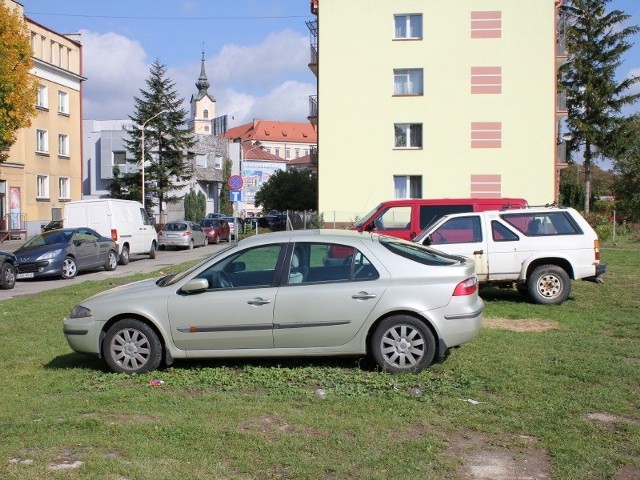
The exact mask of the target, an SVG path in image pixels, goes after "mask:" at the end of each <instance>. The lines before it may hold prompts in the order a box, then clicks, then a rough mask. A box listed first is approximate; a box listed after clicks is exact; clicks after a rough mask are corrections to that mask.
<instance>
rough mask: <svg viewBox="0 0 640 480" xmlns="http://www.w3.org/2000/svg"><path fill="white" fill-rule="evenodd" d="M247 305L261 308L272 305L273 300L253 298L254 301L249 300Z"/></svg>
mask: <svg viewBox="0 0 640 480" xmlns="http://www.w3.org/2000/svg"><path fill="white" fill-rule="evenodd" d="M247 303H248V304H249V305H258V306H260V305H266V304H268V303H271V300H265V299H264V298H259V297H258V298H253V299H251V300H249V301H248V302H247Z"/></svg>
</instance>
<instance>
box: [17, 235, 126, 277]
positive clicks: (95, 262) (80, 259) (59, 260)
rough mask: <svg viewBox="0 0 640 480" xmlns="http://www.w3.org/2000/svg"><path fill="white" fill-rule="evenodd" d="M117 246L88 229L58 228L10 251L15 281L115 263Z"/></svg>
mask: <svg viewBox="0 0 640 480" xmlns="http://www.w3.org/2000/svg"><path fill="white" fill-rule="evenodd" d="M117 251H118V247H117V245H116V243H115V242H114V241H113V240H112V239H110V238H106V237H103V236H102V235H100V234H99V233H98V232H96V231H95V230H92V229H91V228H86V227H81V228H62V229H59V230H51V231H49V232H44V233H41V234H40V235H36V236H35V237H33V238H31V239H29V240H28V241H27V242H26V243H25V244H24V245H22V246H21V247H20V248H18V249H17V250H16V251H15V252H14V254H15V256H16V258H17V259H18V265H17V274H16V278H17V279H18V280H23V279H28V278H39V277H49V276H58V277H62V278H65V279H68V278H73V277H75V276H76V275H77V274H78V272H80V271H82V270H92V269H97V268H104V269H105V270H115V269H116V267H117V266H118V254H117Z"/></svg>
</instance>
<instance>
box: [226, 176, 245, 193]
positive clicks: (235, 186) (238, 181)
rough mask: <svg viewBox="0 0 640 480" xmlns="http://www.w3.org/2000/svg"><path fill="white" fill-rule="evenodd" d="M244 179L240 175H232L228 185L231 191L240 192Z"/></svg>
mask: <svg viewBox="0 0 640 480" xmlns="http://www.w3.org/2000/svg"><path fill="white" fill-rule="evenodd" d="M243 183H244V182H243V181H242V177H241V176H240V175H231V176H230V177H229V180H227V184H228V185H229V188H230V189H231V190H240V189H242V184H243Z"/></svg>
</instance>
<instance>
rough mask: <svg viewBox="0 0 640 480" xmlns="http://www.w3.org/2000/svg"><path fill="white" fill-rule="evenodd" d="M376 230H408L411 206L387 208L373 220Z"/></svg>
mask: <svg viewBox="0 0 640 480" xmlns="http://www.w3.org/2000/svg"><path fill="white" fill-rule="evenodd" d="M374 225H375V228H376V230H409V228H411V206H401V207H389V208H388V209H386V210H385V211H384V212H382V213H381V214H380V215H379V216H378V217H377V218H376V219H375V220H374Z"/></svg>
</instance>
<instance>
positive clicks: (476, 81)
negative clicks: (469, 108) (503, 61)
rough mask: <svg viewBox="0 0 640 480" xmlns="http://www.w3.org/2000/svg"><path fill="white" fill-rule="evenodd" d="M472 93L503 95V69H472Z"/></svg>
mask: <svg viewBox="0 0 640 480" xmlns="http://www.w3.org/2000/svg"><path fill="white" fill-rule="evenodd" d="M471 93H472V94H498V93H502V67H471Z"/></svg>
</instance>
